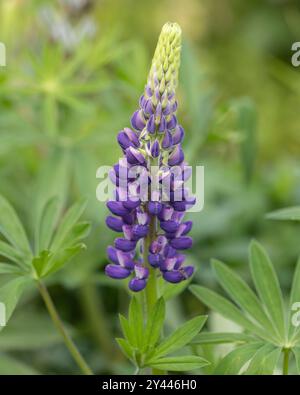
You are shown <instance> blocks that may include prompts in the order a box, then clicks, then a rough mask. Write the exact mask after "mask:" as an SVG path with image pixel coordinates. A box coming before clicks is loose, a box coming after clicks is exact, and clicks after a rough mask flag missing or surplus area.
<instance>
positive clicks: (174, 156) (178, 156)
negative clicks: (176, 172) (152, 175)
mask: <svg viewBox="0 0 300 395" xmlns="http://www.w3.org/2000/svg"><path fill="white" fill-rule="evenodd" d="M183 160H184V154H183V151H182V148H181V146H180V145H176V147H175V148H174V150H173V151H172V153H171V155H170V156H169V160H168V165H169V166H177V165H180V163H181V162H183Z"/></svg>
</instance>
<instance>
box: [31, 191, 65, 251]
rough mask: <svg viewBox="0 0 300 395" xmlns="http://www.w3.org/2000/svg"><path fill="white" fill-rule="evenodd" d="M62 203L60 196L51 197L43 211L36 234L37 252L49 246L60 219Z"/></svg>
mask: <svg viewBox="0 0 300 395" xmlns="http://www.w3.org/2000/svg"><path fill="white" fill-rule="evenodd" d="M59 211H60V203H59V199H58V197H56V196H55V197H52V198H50V199H49V200H48V201H47V202H46V204H45V206H44V207H43V210H42V212H41V216H40V219H39V221H38V225H37V227H36V232H35V233H36V234H35V251H36V253H38V252H40V251H43V250H47V249H48V248H49V245H50V242H51V238H52V236H53V232H54V229H55V226H56V224H57V221H58V217H59Z"/></svg>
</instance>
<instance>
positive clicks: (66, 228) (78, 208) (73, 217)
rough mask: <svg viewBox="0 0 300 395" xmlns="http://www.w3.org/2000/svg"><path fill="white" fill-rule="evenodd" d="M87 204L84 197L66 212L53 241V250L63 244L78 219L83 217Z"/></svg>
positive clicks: (51, 248)
mask: <svg viewBox="0 0 300 395" xmlns="http://www.w3.org/2000/svg"><path fill="white" fill-rule="evenodd" d="M86 204H87V200H86V199H82V200H80V201H79V202H77V203H75V204H74V205H73V206H72V207H71V208H70V209H69V210H68V211H67V212H66V214H65V215H64V217H63V219H62V222H61V224H60V225H59V228H58V230H57V232H56V234H55V236H54V238H53V241H52V243H51V247H50V250H51V251H56V250H57V249H59V248H60V247H61V246H62V245H63V243H64V241H65V239H66V238H67V236H68V234H69V232H70V231H71V230H72V228H73V227H74V225H75V224H76V222H77V221H78V219H79V218H80V217H81V215H82V213H83V211H84V209H85V207H86Z"/></svg>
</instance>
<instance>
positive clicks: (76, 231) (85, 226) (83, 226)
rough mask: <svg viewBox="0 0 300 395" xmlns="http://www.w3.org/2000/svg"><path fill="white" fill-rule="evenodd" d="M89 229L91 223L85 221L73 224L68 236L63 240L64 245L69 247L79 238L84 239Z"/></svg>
mask: <svg viewBox="0 0 300 395" xmlns="http://www.w3.org/2000/svg"><path fill="white" fill-rule="evenodd" d="M90 230H91V224H90V222H87V221H81V222H78V223H77V224H75V225H74V226H73V228H72V229H71V231H70V232H69V234H68V236H67V237H66V239H65V241H64V246H65V247H69V246H71V245H73V244H76V243H78V242H79V241H80V240H82V239H85V238H86V237H87V236H88V235H89V233H90Z"/></svg>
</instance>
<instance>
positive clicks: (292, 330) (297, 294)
mask: <svg viewBox="0 0 300 395" xmlns="http://www.w3.org/2000/svg"><path fill="white" fill-rule="evenodd" d="M299 302H300V257H299V258H298V262H297V266H296V270H295V273H294V277H293V284H292V289H291V294H290V304H289V321H288V323H289V339H290V340H291V341H292V340H293V338H294V337H295V335H296V333H297V332H298V330H299V326H298V327H297V326H295V325H293V322H292V316H293V314H295V313H296V311H295V309H294V307H293V306H294V303H299ZM296 306H297V305H295V307H296ZM297 310H299V307H298V308H297Z"/></svg>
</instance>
